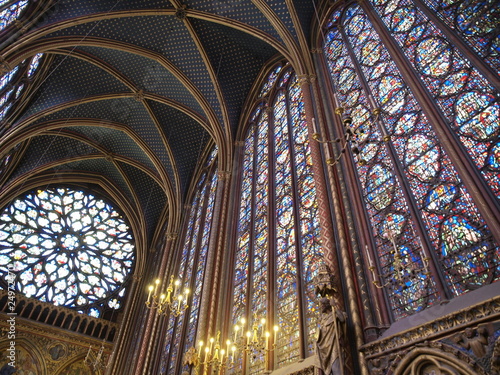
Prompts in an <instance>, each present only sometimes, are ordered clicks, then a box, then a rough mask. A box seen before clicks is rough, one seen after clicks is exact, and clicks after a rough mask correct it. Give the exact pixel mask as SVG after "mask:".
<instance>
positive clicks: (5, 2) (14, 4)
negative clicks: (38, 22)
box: [0, 0, 29, 31]
mask: <svg viewBox="0 0 500 375" xmlns="http://www.w3.org/2000/svg"><path fill="white" fill-rule="evenodd" d="M28 3H29V1H28V0H17V1H12V0H1V1H0V31H2V30H4V29H5V28H6V27H7V26H9V25H10V24H11V23H12V22H14V21H15V20H17V19H18V18H19V16H20V15H21V14H22V12H23V11H24V9H25V8H26V6H27V5H28Z"/></svg>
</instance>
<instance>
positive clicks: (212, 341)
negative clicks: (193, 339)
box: [210, 337, 215, 353]
mask: <svg viewBox="0 0 500 375" xmlns="http://www.w3.org/2000/svg"><path fill="white" fill-rule="evenodd" d="M214 340H215V339H214V338H213V337H210V353H212V346H213V345H214Z"/></svg>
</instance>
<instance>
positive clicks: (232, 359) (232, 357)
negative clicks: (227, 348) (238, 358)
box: [231, 345, 236, 364]
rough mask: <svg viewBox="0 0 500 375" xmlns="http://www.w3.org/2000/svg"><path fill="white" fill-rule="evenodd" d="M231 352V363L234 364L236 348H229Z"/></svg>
mask: <svg viewBox="0 0 500 375" xmlns="http://www.w3.org/2000/svg"><path fill="white" fill-rule="evenodd" d="M231 351H232V352H233V353H232V354H231V363H232V364H234V353H235V352H236V346H234V345H233V347H232V348H231Z"/></svg>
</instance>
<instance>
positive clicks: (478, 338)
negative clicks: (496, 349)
mask: <svg viewBox="0 0 500 375" xmlns="http://www.w3.org/2000/svg"><path fill="white" fill-rule="evenodd" d="M487 336H488V333H487V332H486V329H485V328H484V327H483V328H479V329H478V330H477V334H476V330H473V329H472V328H470V327H469V328H466V329H465V331H464V333H463V334H460V335H459V336H458V338H457V343H459V344H460V345H461V346H463V347H464V348H465V349H470V350H472V352H473V353H474V355H475V356H476V357H477V358H483V357H484V356H485V355H486V346H487V345H488V338H487Z"/></svg>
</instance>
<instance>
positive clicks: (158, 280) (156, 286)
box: [154, 279, 160, 296]
mask: <svg viewBox="0 0 500 375" xmlns="http://www.w3.org/2000/svg"><path fill="white" fill-rule="evenodd" d="M155 284H156V285H155V293H154V295H155V296H156V292H157V291H158V285H160V279H156V281H155Z"/></svg>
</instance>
